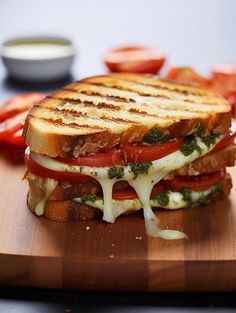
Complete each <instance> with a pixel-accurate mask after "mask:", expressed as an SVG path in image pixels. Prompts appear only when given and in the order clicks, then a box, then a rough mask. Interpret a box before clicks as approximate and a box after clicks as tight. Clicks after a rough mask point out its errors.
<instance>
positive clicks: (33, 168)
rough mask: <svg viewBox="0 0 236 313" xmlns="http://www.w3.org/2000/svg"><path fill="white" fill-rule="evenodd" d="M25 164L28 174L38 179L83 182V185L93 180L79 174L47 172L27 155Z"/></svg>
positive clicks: (47, 170)
mask: <svg viewBox="0 0 236 313" xmlns="http://www.w3.org/2000/svg"><path fill="white" fill-rule="evenodd" d="M25 164H26V167H27V168H28V170H29V171H30V172H32V173H34V174H36V175H38V176H40V177H45V178H53V179H56V180H58V181H70V182H84V183H86V182H89V181H91V180H93V178H92V177H90V176H86V175H82V174H79V173H69V172H57V171H52V170H49V169H47V168H45V167H43V166H41V165H39V164H37V163H36V162H34V161H33V160H32V159H31V158H30V156H28V155H25Z"/></svg>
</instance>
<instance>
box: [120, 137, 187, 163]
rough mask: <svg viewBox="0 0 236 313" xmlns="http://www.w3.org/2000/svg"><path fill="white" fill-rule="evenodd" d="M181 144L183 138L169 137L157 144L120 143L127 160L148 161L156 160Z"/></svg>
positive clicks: (173, 150)
mask: <svg viewBox="0 0 236 313" xmlns="http://www.w3.org/2000/svg"><path fill="white" fill-rule="evenodd" d="M182 144H183V138H182V137H180V138H175V139H170V140H168V141H167V142H163V143H159V144H152V145H149V144H138V143H137V144H136V143H122V144H121V145H120V148H121V151H122V152H123V155H124V158H125V160H126V161H127V162H148V161H153V160H158V159H160V158H163V157H164V156H166V155H168V154H170V153H173V152H175V151H176V150H178V149H179V148H180V147H181V145H182Z"/></svg>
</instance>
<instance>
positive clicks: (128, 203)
mask: <svg viewBox="0 0 236 313" xmlns="http://www.w3.org/2000/svg"><path fill="white" fill-rule="evenodd" d="M215 190H216V187H215V186H213V187H211V188H209V189H206V190H201V191H192V192H191V195H190V196H191V200H190V201H186V200H184V197H183V195H182V194H181V193H180V192H177V191H170V192H169V194H168V196H169V203H168V204H167V205H166V206H165V207H163V206H161V205H160V204H159V202H158V200H157V199H155V198H153V199H150V200H149V203H150V206H151V207H154V208H158V207H162V208H165V209H168V210H177V209H181V208H184V207H186V206H188V205H189V203H194V202H197V201H199V200H200V199H202V198H205V197H207V196H208V195H210V194H211V193H212V192H214V191H215ZM73 201H75V202H78V203H86V204H87V205H89V206H92V207H94V208H97V209H99V210H101V211H103V210H104V201H103V198H97V199H96V200H95V201H91V200H84V199H83V198H79V197H78V198H74V199H73ZM141 208H142V203H141V201H140V199H138V198H137V199H132V200H114V199H112V211H113V214H114V217H115V218H117V217H118V216H120V215H122V214H124V213H128V212H131V211H138V210H140V209H141Z"/></svg>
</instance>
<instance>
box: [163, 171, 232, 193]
mask: <svg viewBox="0 0 236 313" xmlns="http://www.w3.org/2000/svg"><path fill="white" fill-rule="evenodd" d="M225 173H226V171H225V169H221V170H220V171H218V172H215V173H212V174H203V175H198V176H175V178H174V179H173V180H166V181H165V185H166V187H168V188H170V189H171V190H176V191H179V190H180V189H181V188H183V187H185V188H189V189H190V190H193V191H200V190H205V189H209V188H211V187H212V186H213V185H215V184H217V183H218V182H220V181H222V180H223V179H224V177H225Z"/></svg>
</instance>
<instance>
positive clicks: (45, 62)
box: [1, 36, 75, 82]
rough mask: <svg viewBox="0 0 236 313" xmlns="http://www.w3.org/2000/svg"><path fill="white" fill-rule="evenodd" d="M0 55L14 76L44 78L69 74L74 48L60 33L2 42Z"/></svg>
mask: <svg viewBox="0 0 236 313" xmlns="http://www.w3.org/2000/svg"><path fill="white" fill-rule="evenodd" d="M1 57H2V61H3V63H4V65H5V67H6V68H7V70H8V72H9V75H10V76H12V77H14V78H15V79H18V80H23V81H31V82H47V81H54V80H58V79H61V78H63V77H65V76H67V75H68V74H69V72H70V69H71V65H72V63H73V60H74V57H75V49H74V46H73V43H72V41H71V40H69V39H67V38H63V37H50V36H49V37H48V36H45V37H44V36H40V37H19V38H14V39H11V40H7V41H5V42H4V43H3V44H2V47H1Z"/></svg>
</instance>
